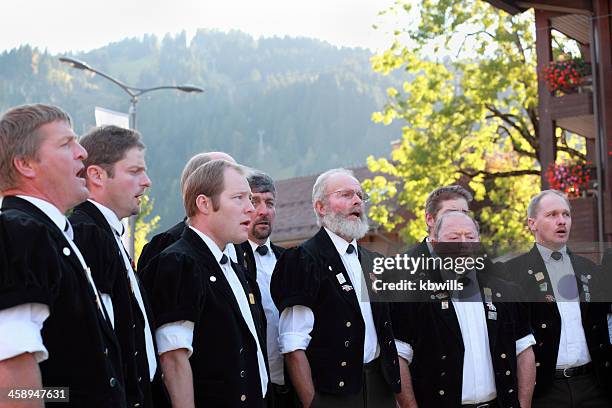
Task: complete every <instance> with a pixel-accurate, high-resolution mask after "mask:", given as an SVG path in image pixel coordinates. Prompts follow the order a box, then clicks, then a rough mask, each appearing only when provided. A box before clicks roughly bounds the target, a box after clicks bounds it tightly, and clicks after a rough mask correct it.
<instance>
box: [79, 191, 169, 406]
mask: <svg viewBox="0 0 612 408" xmlns="http://www.w3.org/2000/svg"><path fill="white" fill-rule="evenodd" d="M69 218H70V222H71V223H72V225H73V227H74V232H75V236H74V237H75V242H76V243H77V245H78V246H79V248H80V249H81V251H82V253H83V256H84V257H85V259H86V260H87V264H88V265H89V266H90V268H92V270H94V266H95V265H96V261H95V258H94V257H93V255H94V254H95V251H97V250H98V248H99V247H100V242H96V241H91V240H87V239H84V238H85V237H83V236H82V234H81V233H80V232H81V230H82V228H83V227H84V226H93V227H95V228H98V229H99V231H100V234H103V235H105V236H106V237H107V238H108V239H109V240H110V241H111V242H112V243H113V244H114V245H113V246H112V251H111V254H109V257H114V259H115V265H116V266H117V271H116V272H115V273H112V275H111V276H112V277H111V279H112V281H110V282H108V280H109V274H110V271H109V270H108V269H107V265H101V266H100V267H99V268H95V269H96V270H97V271H98V274H97V275H95V276H94V280H95V281H96V285H98V282H100V284H99V285H100V286H102V285H105V286H109V287H110V291H111V292H109V293H112V295H111V299H112V300H113V307H114V309H115V333H116V334H117V337H118V339H119V343H120V345H121V351H122V356H123V365H124V376H125V382H126V394H127V398H128V406H130V407H144V408H146V407H152V406H153V396H152V391H151V381H150V374H149V362H148V359H147V350H146V345H145V335H144V330H145V318H144V316H143V314H142V311H141V310H140V306H139V305H138V302H137V300H136V297H135V296H134V294H133V293H132V291H131V289H130V282H129V279H128V275H127V274H128V271H127V270H126V268H125V263H124V260H123V255H122V254H121V249H120V248H119V247H118V246H117V244H116V239H115V232H114V231H113V229H112V227H111V226H110V225H109V223H108V222H107V221H106V218H104V215H103V214H102V213H101V212H100V210H99V209H98V208H97V207H96V206H95V205H94V204H92V203H91V202H89V201H85V202H83V203H82V204H79V205H78V206H76V207H75V208H74V211H73V213H72V215H71V216H70V217H69ZM105 273H106V276H104V274H105ZM100 275H102V276H100ZM137 280H138V278H137ZM138 284H139V286H140V293H141V295H142V300H143V303H144V306H145V313H146V314H147V318H148V320H149V325H150V327H151V329H153V327H155V326H154V323H153V321H152V317H153V315H152V313H151V311H150V308H149V302H148V299H147V296H146V292H145V290H144V288H143V287H142V285H141V283H140V281H138ZM151 334H152V336H153V342H154V347H155V333H151ZM155 350H156V348H155ZM155 356H156V358H157V351H155ZM157 363H158V364H157V367H158V370H157V371H158V372H160V370H159V361H158V362H157Z"/></svg>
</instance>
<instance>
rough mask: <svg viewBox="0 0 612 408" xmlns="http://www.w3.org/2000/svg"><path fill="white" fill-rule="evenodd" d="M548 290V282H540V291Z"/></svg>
mask: <svg viewBox="0 0 612 408" xmlns="http://www.w3.org/2000/svg"><path fill="white" fill-rule="evenodd" d="M547 290H548V282H542V283H540V292H546V291H547Z"/></svg>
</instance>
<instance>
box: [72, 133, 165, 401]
mask: <svg viewBox="0 0 612 408" xmlns="http://www.w3.org/2000/svg"><path fill="white" fill-rule="evenodd" d="M80 142H81V145H82V146H83V147H84V148H85V149H86V150H87V152H88V157H87V159H86V160H85V169H84V170H83V176H84V177H85V179H86V180H87V187H88V189H89V191H90V196H89V200H87V201H85V202H83V203H81V204H79V205H78V206H76V207H75V209H74V212H73V213H72V215H71V216H70V222H71V223H72V224H73V226H74V229H75V239H76V241H77V244H78V245H79V247H80V248H81V249H82V251H83V254H84V256H85V259H87V260H88V262H89V264H90V266H91V268H92V270H93V271H94V280H96V283H98V285H99V286H100V287H102V288H108V291H109V292H110V293H112V294H113V295H112V299H113V304H114V306H115V309H114V313H113V324H114V327H115V332H116V333H117V337H118V338H119V343H120V345H121V351H122V356H123V365H124V371H125V372H124V377H125V381H126V394H127V398H128V406H130V407H142V408H148V407H152V406H153V394H152V387H151V383H152V382H153V380H154V378H155V376H156V373H157V374H158V375H159V374H160V371H159V370H158V369H157V367H158V366H159V363H158V361H157V352H156V350H155V342H154V338H153V333H152V331H151V328H152V321H151V317H152V316H151V311H150V309H149V302H148V299H147V297H146V295H145V293H144V289H143V288H142V287H141V284H140V281H139V280H138V279H137V278H136V275H135V271H134V266H133V262H132V259H131V258H130V256H129V255H128V253H127V251H126V249H125V247H124V246H123V243H122V241H121V237H122V236H124V233H125V227H124V224H123V223H122V222H121V220H122V219H124V218H126V217H129V216H132V215H137V214H138V213H139V212H140V202H141V197H142V195H143V194H144V192H145V190H146V189H147V188H149V187H150V186H151V180H150V179H149V177H148V176H147V172H146V163H145V145H144V143H143V142H142V137H141V135H140V134H139V133H138V132H136V131H134V130H130V129H124V128H121V127H118V126H101V127H97V128H94V129H92V130H91V131H90V132H88V133H87V134H85V135H84V136H83V137H81V139H80ZM88 226H94V227H95V228H97V229H99V231H100V232H101V234H103V235H106V236H107V237H108V238H109V239H110V240H111V241H112V242H113V244H114V248H113V251H112V255H113V256H114V257H115V265H117V266H118V267H117V270H116V271H111V270H109V269H110V265H99V262H98V259H97V258H95V257H94V256H93V254H95V251H96V249H97V247H99V246H100V242H99V241H97V240H91V239H89V238H88V237H87V236H86V235H85V234H83V233H82V229H83V228H86V227H88Z"/></svg>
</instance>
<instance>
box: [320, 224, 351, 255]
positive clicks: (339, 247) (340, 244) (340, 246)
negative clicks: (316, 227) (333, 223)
mask: <svg viewBox="0 0 612 408" xmlns="http://www.w3.org/2000/svg"><path fill="white" fill-rule="evenodd" d="M324 228H325V232H327V235H329V237H330V238H331V240H332V242H333V243H334V246H335V247H336V251H338V253H339V254H340V255H344V254H346V249H347V248H348V246H349V244H352V245H353V247H355V254H357V240H355V239H353V240H352V241H351V242H346V240H345V239H344V238H342V237H340V236H338V235H337V234H335V233H333V232H332V231H330V230H329V229H328V228H327V227H324Z"/></svg>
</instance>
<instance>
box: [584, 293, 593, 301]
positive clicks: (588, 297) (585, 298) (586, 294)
mask: <svg viewBox="0 0 612 408" xmlns="http://www.w3.org/2000/svg"><path fill="white" fill-rule="evenodd" d="M584 301H585V302H590V301H591V294H590V293H588V292H585V294H584Z"/></svg>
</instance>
